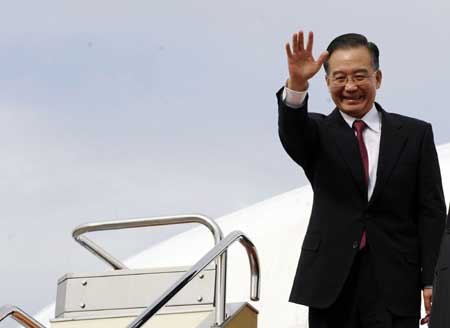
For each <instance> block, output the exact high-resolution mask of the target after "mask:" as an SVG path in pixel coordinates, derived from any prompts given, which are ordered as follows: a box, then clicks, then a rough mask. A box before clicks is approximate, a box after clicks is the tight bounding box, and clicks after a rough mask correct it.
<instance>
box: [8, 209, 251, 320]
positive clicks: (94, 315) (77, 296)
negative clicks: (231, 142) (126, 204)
mask: <svg viewBox="0 0 450 328" xmlns="http://www.w3.org/2000/svg"><path fill="white" fill-rule="evenodd" d="M186 223H198V224H202V225H204V226H205V227H207V228H208V229H209V231H210V232H211V233H212V234H213V237H214V242H215V245H214V247H213V248H212V249H210V250H209V251H208V252H207V253H206V254H205V255H204V256H203V257H202V258H201V259H200V260H199V261H198V262H197V263H195V264H194V265H193V266H192V267H191V268H186V267H171V268H151V269H137V270H136V269H129V268H127V267H126V266H125V265H124V264H123V263H121V262H120V261H119V260H117V259H116V258H114V257H113V256H112V255H110V254H109V253H107V252H106V251H105V250H104V249H102V248H101V247H100V246H98V245H97V244H96V243H94V242H93V241H92V240H91V239H89V238H87V237H86V236H84V234H86V233H88V232H94V231H106V230H119V229H130V228H141V227H149V226H162V225H174V224H186ZM73 237H74V239H75V240H76V241H77V242H78V243H80V244H81V245H82V246H83V247H85V248H86V249H88V250H89V251H90V252H92V253H93V254H94V255H96V256H97V257H99V258H100V259H102V260H103V261H105V262H106V263H108V264H109V265H110V266H111V267H112V268H113V270H112V271H106V272H100V273H87V274H80V273H75V274H72V273H71V274H66V275H64V276H63V277H61V278H60V279H59V280H58V287H57V295H56V306H55V318H54V319H53V320H51V327H52V328H106V327H107V328H125V327H127V328H138V327H148V328H212V327H217V328H219V327H221V328H222V327H223V328H256V327H257V315H258V311H257V310H256V309H255V308H253V307H252V306H251V305H250V304H248V303H247V302H242V303H233V304H227V303H226V274H227V249H228V247H229V246H230V245H232V244H233V243H234V242H236V241H239V242H240V244H241V245H242V246H244V248H245V250H246V252H247V255H248V258H249V263H250V272H251V281H250V298H251V299H252V300H254V301H257V300H258V299H259V291H260V266H259V260H258V255H257V252H256V248H255V247H254V245H253V243H252V242H251V241H250V240H249V239H248V238H247V237H246V236H245V235H244V234H243V233H242V232H240V231H234V232H232V233H230V234H228V235H227V236H226V237H225V238H223V234H222V231H221V229H220V227H219V226H218V225H217V223H216V222H215V221H214V220H212V219H210V218H208V217H206V216H201V215H188V216H172V217H157V218H143V219H132V220H122V221H109V222H99V223H89V224H85V225H82V226H79V227H77V228H76V229H75V230H74V231H73ZM149 304H150V306H149ZM7 317H12V318H13V319H14V320H16V321H17V322H19V323H20V324H22V325H23V326H25V327H30V328H45V326H43V325H42V324H41V323H39V322H38V321H37V320H35V319H34V318H32V317H31V316H30V315H28V314H27V313H25V312H24V311H22V310H21V309H20V308H18V307H15V306H3V307H1V308H0V322H1V321H2V320H3V319H5V318H7ZM150 319H151V320H150Z"/></svg>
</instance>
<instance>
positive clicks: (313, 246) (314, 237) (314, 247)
mask: <svg viewBox="0 0 450 328" xmlns="http://www.w3.org/2000/svg"><path fill="white" fill-rule="evenodd" d="M320 240H321V237H320V233H317V232H314V233H307V234H306V235H305V239H304V240H303V245H302V249H303V250H306V251H313V252H317V251H318V250H319V246H320Z"/></svg>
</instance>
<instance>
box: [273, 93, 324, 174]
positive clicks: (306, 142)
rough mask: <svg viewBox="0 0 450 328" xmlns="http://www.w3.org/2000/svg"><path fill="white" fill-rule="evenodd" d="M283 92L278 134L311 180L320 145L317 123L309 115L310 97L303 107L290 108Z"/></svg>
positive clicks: (279, 111)
mask: <svg viewBox="0 0 450 328" xmlns="http://www.w3.org/2000/svg"><path fill="white" fill-rule="evenodd" d="M282 92H283V89H280V90H279V91H278V92H277V99H278V134H279V137H280V140H281V144H282V145H283V147H284V149H285V150H286V152H287V153H288V154H289V156H290V157H291V158H292V159H293V160H294V161H295V162H296V163H297V164H299V165H300V166H301V167H302V168H303V169H304V170H305V173H306V175H307V176H308V178H309V179H310V178H311V175H312V174H313V167H314V161H315V157H316V154H317V151H318V148H319V145H320V142H319V136H318V127H317V122H316V121H315V120H314V119H313V118H311V117H310V116H311V114H308V96H306V98H305V100H304V104H303V106H302V107H300V108H290V107H288V106H287V105H286V104H285V103H284V102H283V100H282Z"/></svg>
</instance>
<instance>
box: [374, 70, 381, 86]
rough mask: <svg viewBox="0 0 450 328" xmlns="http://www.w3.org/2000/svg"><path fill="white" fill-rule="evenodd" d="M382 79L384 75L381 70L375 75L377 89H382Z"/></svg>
mask: <svg viewBox="0 0 450 328" xmlns="http://www.w3.org/2000/svg"><path fill="white" fill-rule="evenodd" d="M382 79H383V73H382V72H381V71H380V70H378V71H376V73H375V81H376V86H377V89H379V88H380V86H381V80H382Z"/></svg>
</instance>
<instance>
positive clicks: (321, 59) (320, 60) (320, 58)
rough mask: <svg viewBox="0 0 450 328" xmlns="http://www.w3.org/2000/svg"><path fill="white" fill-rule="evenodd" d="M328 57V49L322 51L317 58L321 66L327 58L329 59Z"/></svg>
mask: <svg viewBox="0 0 450 328" xmlns="http://www.w3.org/2000/svg"><path fill="white" fill-rule="evenodd" d="M327 58H328V51H324V52H322V53H321V54H320V56H319V58H318V59H317V64H319V66H322V65H323V63H324V62H325V60H327Z"/></svg>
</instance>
